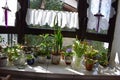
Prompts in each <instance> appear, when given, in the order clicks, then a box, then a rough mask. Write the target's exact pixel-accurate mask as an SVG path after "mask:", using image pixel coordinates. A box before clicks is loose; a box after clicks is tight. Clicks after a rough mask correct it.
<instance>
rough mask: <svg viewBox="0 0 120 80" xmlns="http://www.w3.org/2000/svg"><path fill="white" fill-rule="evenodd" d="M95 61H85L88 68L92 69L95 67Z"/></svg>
mask: <svg viewBox="0 0 120 80" xmlns="http://www.w3.org/2000/svg"><path fill="white" fill-rule="evenodd" d="M93 66H94V62H89V61H85V67H86V70H88V71H91V70H92V69H93Z"/></svg>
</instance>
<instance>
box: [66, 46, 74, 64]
mask: <svg viewBox="0 0 120 80" xmlns="http://www.w3.org/2000/svg"><path fill="white" fill-rule="evenodd" d="M64 57H65V58H64V59H65V63H66V65H71V62H72V59H73V52H72V48H67V49H66V51H65V52H64Z"/></svg>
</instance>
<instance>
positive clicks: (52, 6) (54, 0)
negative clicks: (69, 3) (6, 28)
mask: <svg viewBox="0 0 120 80" xmlns="http://www.w3.org/2000/svg"><path fill="white" fill-rule="evenodd" d="M62 6H63V3H62V2H61V1H60V0H46V4H45V9H47V10H58V11H61V10H62Z"/></svg>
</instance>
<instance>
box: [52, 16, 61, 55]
mask: <svg viewBox="0 0 120 80" xmlns="http://www.w3.org/2000/svg"><path fill="white" fill-rule="evenodd" d="M56 19H57V22H56ZM53 27H54V40H55V48H54V53H56V54H59V52H60V51H61V49H62V44H63V36H62V33H61V27H60V26H58V17H57V16H56V17H55V19H54V26H53Z"/></svg>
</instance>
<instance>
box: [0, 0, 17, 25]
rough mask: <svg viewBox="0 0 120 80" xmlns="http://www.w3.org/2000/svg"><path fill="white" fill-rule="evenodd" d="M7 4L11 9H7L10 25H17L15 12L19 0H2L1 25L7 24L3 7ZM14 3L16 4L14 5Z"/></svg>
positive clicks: (0, 3) (0, 5) (0, 10)
mask: <svg viewBox="0 0 120 80" xmlns="http://www.w3.org/2000/svg"><path fill="white" fill-rule="evenodd" d="M6 1H7V6H8V8H9V9H10V11H7V16H8V26H15V13H16V11H17V0H1V2H0V7H1V8H0V26H5V15H4V14H5V9H3V7H5V6H6ZM13 3H14V5H13Z"/></svg>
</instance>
